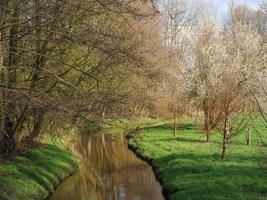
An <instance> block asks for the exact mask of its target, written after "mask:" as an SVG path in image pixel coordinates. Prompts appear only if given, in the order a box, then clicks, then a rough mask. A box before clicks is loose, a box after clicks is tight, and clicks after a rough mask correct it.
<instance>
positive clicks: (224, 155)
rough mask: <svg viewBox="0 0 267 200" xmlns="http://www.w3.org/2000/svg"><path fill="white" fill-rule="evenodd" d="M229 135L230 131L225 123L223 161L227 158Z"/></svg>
mask: <svg viewBox="0 0 267 200" xmlns="http://www.w3.org/2000/svg"><path fill="white" fill-rule="evenodd" d="M228 135H229V130H228V126H227V123H226V122H225V126H224V130H223V145H222V154H221V160H224V159H225V157H226V151H227V144H228Z"/></svg>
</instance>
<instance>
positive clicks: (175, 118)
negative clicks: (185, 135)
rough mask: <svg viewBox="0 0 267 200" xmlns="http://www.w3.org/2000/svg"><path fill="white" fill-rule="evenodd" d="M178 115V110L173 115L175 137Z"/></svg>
mask: <svg viewBox="0 0 267 200" xmlns="http://www.w3.org/2000/svg"><path fill="white" fill-rule="evenodd" d="M176 120H177V116H176V112H175V113H174V116H173V137H176V126H177V121H176Z"/></svg>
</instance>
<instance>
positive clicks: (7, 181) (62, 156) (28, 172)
mask: <svg viewBox="0 0 267 200" xmlns="http://www.w3.org/2000/svg"><path fill="white" fill-rule="evenodd" d="M77 166H78V160H77V159H76V158H75V157H73V156H72V154H71V153H70V152H69V151H67V150H64V149H63V148H59V147H57V146H55V145H51V144H45V145H42V146H41V147H40V148H38V149H32V150H28V151H27V152H25V153H23V154H22V155H20V156H16V157H14V158H12V159H10V160H8V161H1V162H0V199H1V200H35V199H36V200H37V199H38V200H40V199H46V198H47V197H48V196H49V194H51V193H52V192H53V191H54V188H55V186H56V185H58V183H59V182H60V181H61V180H62V179H64V178H65V177H66V176H68V175H70V174H71V173H73V172H74V170H75V169H76V168H77Z"/></svg>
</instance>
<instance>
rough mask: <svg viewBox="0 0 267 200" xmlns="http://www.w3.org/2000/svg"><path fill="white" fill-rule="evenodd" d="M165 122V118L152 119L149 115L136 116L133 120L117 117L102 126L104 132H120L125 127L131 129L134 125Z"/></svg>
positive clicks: (140, 125)
mask: <svg viewBox="0 0 267 200" xmlns="http://www.w3.org/2000/svg"><path fill="white" fill-rule="evenodd" d="M166 122H167V120H163V119H153V118H149V117H142V118H138V119H134V120H127V119H117V120H112V121H110V122H109V124H108V125H105V126H104V132H108V133H112V134H116V133H121V132H122V131H124V130H125V129H126V128H127V129H132V128H136V127H145V126H150V125H159V124H163V123H166Z"/></svg>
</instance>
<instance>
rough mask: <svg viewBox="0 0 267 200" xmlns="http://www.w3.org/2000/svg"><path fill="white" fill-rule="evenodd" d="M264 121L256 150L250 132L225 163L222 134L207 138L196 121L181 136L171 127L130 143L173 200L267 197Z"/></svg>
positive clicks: (236, 143)
mask: <svg viewBox="0 0 267 200" xmlns="http://www.w3.org/2000/svg"><path fill="white" fill-rule="evenodd" d="M261 122H262V121H261V120H260V119H258V120H257V121H256V123H255V126H256V127H257V129H258V131H259V132H260V133H261V136H262V139H260V137H259V136H258V134H256V132H255V131H254V132H253V133H252V146H246V145H245V144H246V140H245V136H244V134H241V135H240V136H238V137H237V138H234V139H233V140H232V141H231V142H230V145H229V149H228V151H227V156H226V160H225V161H223V162H222V161H220V153H221V140H222V139H221V136H220V134H218V133H213V134H212V136H211V140H212V142H211V143H209V144H207V143H205V134H204V133H203V131H202V130H200V129H197V128H196V127H195V126H194V125H193V124H192V121H190V120H184V121H183V122H182V124H180V126H179V128H178V131H177V135H176V137H173V131H172V128H171V127H170V126H169V125H159V126H158V127H155V128H151V129H148V130H146V131H142V132H141V133H139V134H138V138H132V139H130V140H129V144H130V145H131V146H133V147H135V148H136V149H137V153H138V154H140V155H142V157H144V158H146V159H148V160H150V161H151V163H152V165H153V166H154V167H155V168H157V175H158V176H159V177H160V179H161V180H162V184H163V187H164V188H165V189H166V191H167V192H168V194H171V199H173V200H180V199H181V200H182V199H186V200H209V199H210V200H219V199H220V200H223V199H247V200H254V199H255V200H257V199H261V200H263V199H267V169H266V165H265V164H266V158H267V147H266V145H264V144H262V141H261V140H263V141H265V142H267V130H266V128H264V125H262V123H261Z"/></svg>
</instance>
